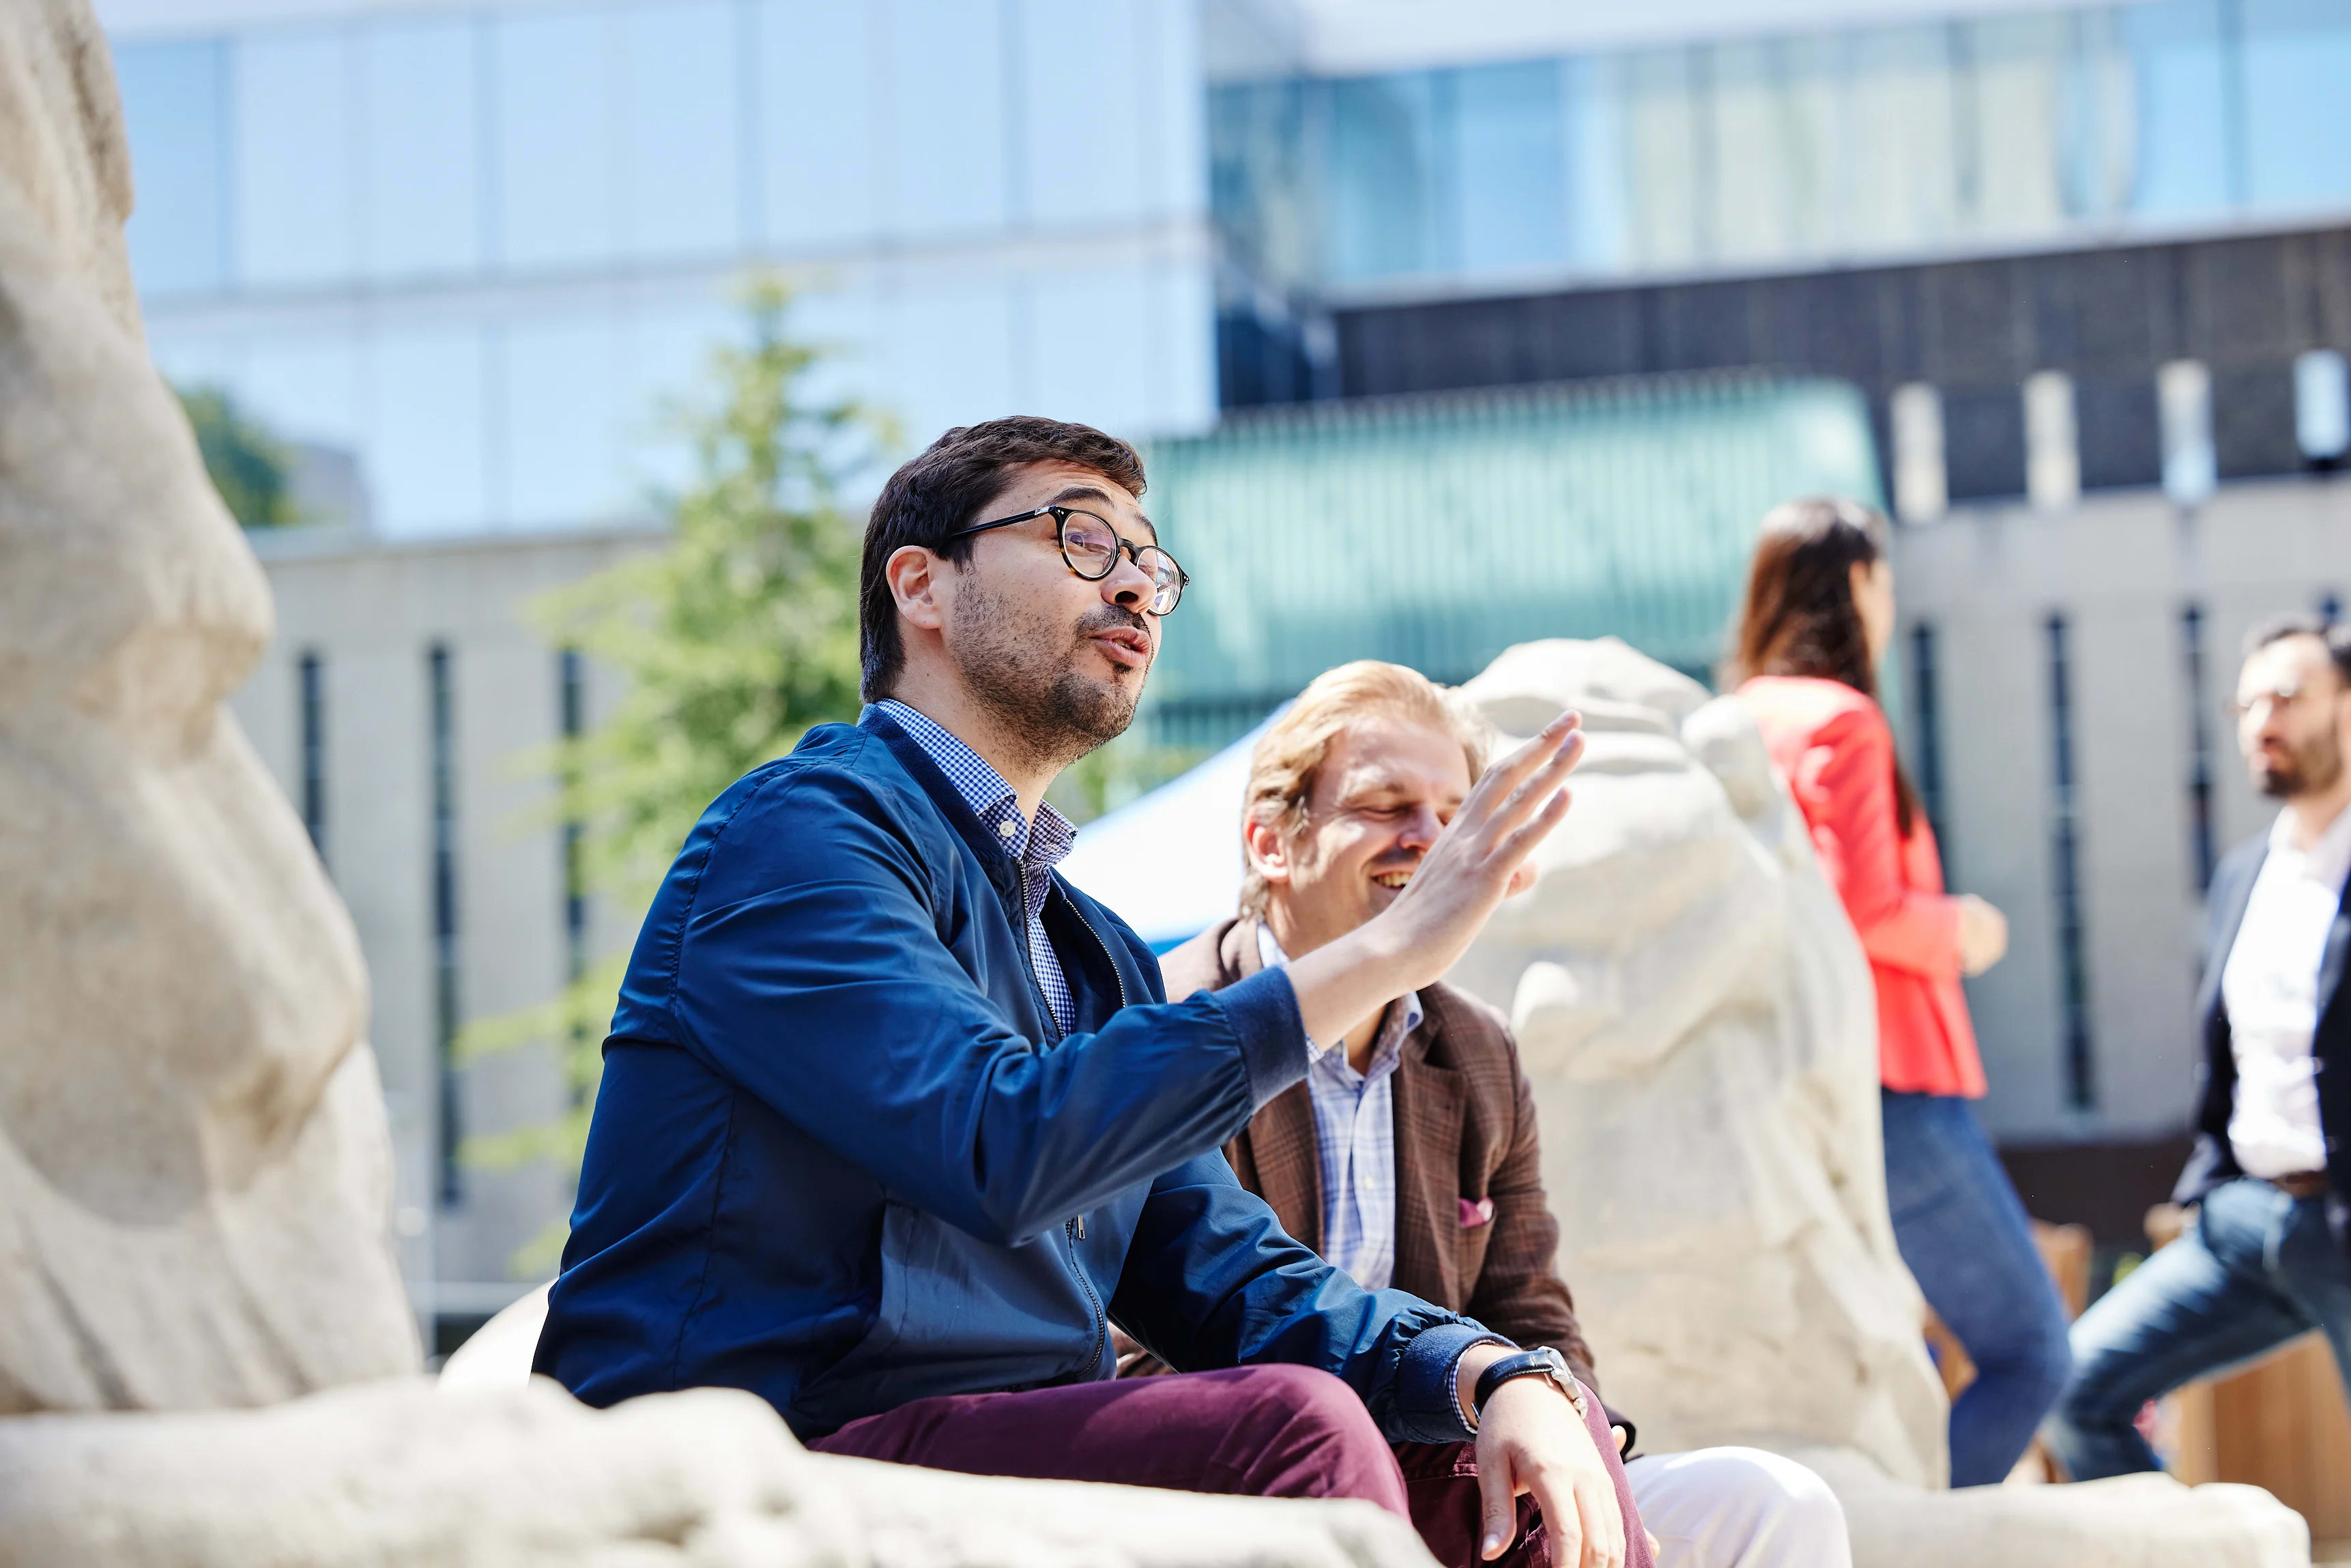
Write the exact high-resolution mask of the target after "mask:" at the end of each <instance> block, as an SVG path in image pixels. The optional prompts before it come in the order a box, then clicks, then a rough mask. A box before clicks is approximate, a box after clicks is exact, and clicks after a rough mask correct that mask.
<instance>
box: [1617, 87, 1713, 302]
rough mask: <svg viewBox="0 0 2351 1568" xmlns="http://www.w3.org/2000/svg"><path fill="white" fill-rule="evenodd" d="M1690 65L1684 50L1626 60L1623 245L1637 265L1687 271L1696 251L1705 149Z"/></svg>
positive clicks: (1698, 248) (1696, 92) (1697, 254)
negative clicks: (1627, 200)
mask: <svg viewBox="0 0 2351 1568" xmlns="http://www.w3.org/2000/svg"><path fill="white" fill-rule="evenodd" d="M1694 59H1695V55H1694V51H1692V50H1689V49H1655V50H1646V51H1644V52H1642V53H1639V54H1635V55H1628V56H1626V57H1625V60H1624V64H1623V68H1624V78H1623V82H1624V106H1625V109H1624V114H1625V183H1626V185H1627V186H1628V188H1629V189H1630V191H1631V193H1632V204H1631V211H1630V214H1629V218H1630V222H1629V224H1628V225H1627V233H1626V239H1627V241H1628V248H1629V250H1630V252H1631V255H1632V257H1633V259H1634V261H1635V263H1636V264H1637V265H1641V266H1646V267H1679V266H1687V265H1688V264H1689V263H1691V262H1693V261H1695V260H1697V259H1698V256H1700V254H1701V252H1702V247H1701V246H1700V244H1699V235H1698V213H1699V207H1700V204H1701V201H1702V199H1703V197H1704V194H1705V193H1704V191H1703V189H1702V188H1701V181H1702V179H1703V178H1704V172H1703V170H1702V165H1701V162H1700V159H1701V156H1702V153H1703V152H1704V151H1705V148H1704V145H1703V143H1702V141H1701V139H1700V135H1699V123H1698V91H1699V87H1698V81H1697V80H1696V75H1697V73H1696V72H1695V71H1694V70H1693V69H1692V66H1693V63H1694Z"/></svg>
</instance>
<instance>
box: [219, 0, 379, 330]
mask: <svg viewBox="0 0 2351 1568" xmlns="http://www.w3.org/2000/svg"><path fill="white" fill-rule="evenodd" d="M232 47H233V48H234V50H235V53H234V55H233V57H232V58H233V64H234V69H235V74H234V78H233V80H234V82H235V159H236V163H235V167H236V193H235V200H234V202H233V206H234V208H235V214H236V256H237V274H238V277H240V279H241V280H242V281H243V282H245V283H246V284H248V285H258V286H261V287H269V286H271V285H287V284H294V285H298V284H315V283H329V282H340V281H341V280H343V279H346V278H348V277H350V276H351V275H352V271H353V263H354V262H355V261H356V259H357V252H358V245H357V237H358V236H357V226H358V225H357V218H358V214H357V212H356V210H355V207H354V204H353V201H352V197H353V195H354V193H356V191H357V189H358V181H357V179H356V177H355V176H356V173H357V170H356V168H355V164H356V162H357V160H356V157H355V153H356V151H357V142H358V134H357V133H358V125H357V120H356V116H355V115H354V114H353V113H352V85H353V69H352V62H351V46H350V37H348V35H345V34H342V33H330V34H277V33H270V34H259V35H255V36H252V37H242V38H239V39H237V40H236V41H235V44H234V45H233V46H232Z"/></svg>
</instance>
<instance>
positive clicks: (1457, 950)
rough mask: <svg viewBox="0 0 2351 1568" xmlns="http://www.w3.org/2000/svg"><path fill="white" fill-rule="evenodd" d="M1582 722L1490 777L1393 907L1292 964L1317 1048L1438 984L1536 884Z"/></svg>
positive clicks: (1569, 717) (1563, 721)
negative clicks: (1498, 911)
mask: <svg viewBox="0 0 2351 1568" xmlns="http://www.w3.org/2000/svg"><path fill="white" fill-rule="evenodd" d="M1582 757H1583V720H1582V719H1581V718H1580V717H1578V716H1576V715H1575V714H1574V713H1572V712H1570V713H1562V714H1561V715H1560V716H1559V717H1557V718H1555V719H1553V720H1552V722H1551V723H1550V724H1548V725H1546V726H1544V727H1543V729H1542V732H1541V734H1539V735H1537V736H1536V737H1534V738H1533V739H1531V740H1530V741H1528V742H1527V743H1526V744H1525V745H1523V746H1521V747H1519V748H1518V749H1517V750H1516V751H1513V752H1511V753H1510V755H1509V756H1508V757H1505V758H1502V759H1501V760H1500V761H1499V762H1498V763H1496V764H1495V765H1494V766H1493V767H1491V768H1488V769H1487V770H1486V775H1485V777H1484V778H1482V779H1479V780H1478V784H1477V787H1476V788H1475V789H1471V790H1470V791H1469V794H1468V797H1467V798H1466V799H1465V800H1463V801H1462V802H1461V809H1460V810H1458V811H1457V812H1455V813H1454V816H1453V821H1451V822H1449V823H1447V825H1446V829H1445V831H1444V832H1442V833H1440V834H1439V835H1438V836H1437V841H1436V843H1434V844H1433V845H1431V846H1430V848H1429V851H1428V854H1427V855H1426V858H1424V859H1423V860H1422V861H1421V862H1420V866H1419V869H1417V870H1416V871H1415V872H1414V873H1413V874H1412V880H1411V881H1410V882H1409V883H1405V888H1404V891H1403V892H1402V893H1400V894H1397V895H1396V898H1395V902H1394V903H1392V904H1389V905H1388V906H1387V908H1385V909H1384V910H1382V911H1381V912H1380V913H1379V914H1378V915H1374V916H1373V917H1372V918H1371V919H1370V920H1367V921H1365V922H1364V924H1363V925H1359V926H1357V927H1356V928H1355V929H1354V930H1353V931H1351V932H1349V933H1348V934H1347V935H1346V936H1342V937H1340V938H1339V939H1338V940H1337V941H1335V942H1329V943H1325V944H1324V945H1323V946H1320V947H1317V948H1316V949H1314V950H1313V951H1312V952H1311V953H1308V954H1305V955H1303V956H1300V957H1298V958H1296V959H1294V960H1292V962H1291V963H1290V985H1291V986H1292V988H1294V989H1295V990H1296V992H1297V994H1298V1009H1299V1012H1300V1013H1301V1016H1302V1017H1303V1019H1304V1020H1305V1024H1306V1033H1307V1035H1308V1037H1309V1038H1310V1039H1313V1040H1324V1041H1328V1040H1333V1039H1335V1038H1337V1036H1338V1034H1339V1033H1340V1032H1341V1031H1342V1030H1345V1029H1347V1028H1348V1027H1349V1026H1351V1025H1353V1023H1355V1022H1356V1021H1357V1020H1359V1019H1365V1018H1369V1017H1371V1016H1372V1015H1373V1014H1374V1013H1376V1012H1377V1011H1378V1010H1379V1009H1382V1008H1384V1007H1385V1006H1386V1005H1387V1004H1388V1003H1390V1002H1392V1001H1394V1000H1395V998H1398V997H1400V996H1402V995H1404V994H1405V992H1406V991H1411V990H1417V989H1418V988H1421V987H1423V986H1426V985H1428V984H1430V983H1431V982H1433V981H1435V980H1437V979H1438V978H1440V977H1442V976H1443V975H1444V974H1445V972H1446V971H1447V969H1450V968H1451V967H1453V965H1454V962H1455V961H1456V960H1457V959H1458V958H1459V957H1460V956H1461V955H1462V953H1463V951H1464V950H1465V949H1467V948H1468V946H1469V944H1470V943H1471V942H1472V941H1473V940H1475V939H1476V937H1477V936H1478V933H1479V932H1480V931H1482V930H1483V929H1485V925H1486V921H1487V919H1488V917H1489V916H1490V915H1492V914H1493V913H1494V906H1495V905H1496V904H1500V903H1501V902H1502V900H1503V899H1505V898H1507V897H1509V896H1510V894H1513V893H1519V892H1522V891H1524V890H1525V889H1526V888H1527V887H1528V886H1529V885H1531V883H1532V881H1533V875H1534V873H1533V868H1532V867H1531V866H1529V865H1528V864H1527V857H1528V856H1530V855H1531V854H1532V853H1533V852H1534V848H1535V846H1536V845H1537V844H1539V843H1541V842H1542V841H1543V838H1544V836H1545V835H1547V834H1548V833H1550V831H1552V829H1553V828H1555V827H1557V826H1558V825H1559V821H1560V819H1561V818H1562V817H1563V816H1565V815H1566V814H1567V806H1568V791H1567V776H1568V774H1569V773H1570V772H1572V771H1573V769H1574V768H1575V765H1576V762H1577V761H1578V760H1579V759H1580V758H1582Z"/></svg>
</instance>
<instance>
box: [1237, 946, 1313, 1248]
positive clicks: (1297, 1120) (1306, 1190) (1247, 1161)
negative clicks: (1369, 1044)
mask: <svg viewBox="0 0 2351 1568" xmlns="http://www.w3.org/2000/svg"><path fill="white" fill-rule="evenodd" d="M1217 960H1218V962H1219V965H1220V967H1222V969H1223V970H1224V974H1223V976H1222V977H1221V978H1219V979H1218V981H1217V989H1219V990H1221V989H1223V988H1225V987H1227V986H1230V985H1235V984H1238V982H1240V981H1242V980H1246V979H1248V978H1249V977H1250V976H1251V975H1254V974H1256V973H1257V972H1258V971H1259V970H1260V969H1262V968H1264V967H1265V956H1264V955H1263V954H1262V953H1261V952H1260V951H1259V948H1258V945H1257V922H1256V921H1255V920H1254V919H1243V920H1237V921H1235V922H1233V924H1232V925H1231V927H1230V928H1229V929H1228V930H1227V931H1226V933H1225V935H1224V937H1223V939H1222V940H1220V941H1219V942H1218V943H1217ZM1232 1162H1233V1166H1234V1168H1235V1169H1236V1170H1238V1171H1240V1172H1241V1173H1242V1180H1243V1181H1244V1183H1245V1184H1246V1185H1248V1186H1253V1187H1255V1188H1256V1189H1257V1192H1258V1195H1259V1197H1263V1198H1264V1199H1265V1201H1266V1205H1267V1207H1270V1208H1271V1209H1272V1210H1273V1212H1274V1214H1275V1215H1276V1216H1277V1217H1279V1218H1280V1220H1281V1228H1283V1229H1284V1230H1287V1231H1289V1232H1290V1235H1291V1236H1292V1237H1294V1238H1296V1239H1298V1240H1300V1241H1301V1242H1303V1243H1305V1245H1306V1246H1307V1248H1308V1249H1310V1250H1311V1251H1315V1252H1320V1251H1322V1154H1321V1152H1320V1150H1319V1149H1318V1147H1317V1146H1316V1144H1315V1141H1314V1103H1313V1101H1312V1100H1311V1099H1310V1098H1309V1097H1308V1094H1307V1089H1306V1085H1305V1084H1303V1083H1293V1084H1291V1085H1290V1087H1289V1088H1287V1089H1285V1090H1283V1091H1282V1092H1280V1093H1279V1094H1277V1095H1275V1096H1274V1097H1273V1098H1272V1099H1271V1100H1269V1101H1267V1102H1266V1103H1265V1104H1264V1105H1263V1106H1261V1107H1259V1110H1258V1113H1257V1114H1256V1115H1254V1116H1252V1117H1250V1118H1249V1125H1248V1126H1247V1127H1244V1128H1243V1129H1241V1132H1240V1135H1239V1136H1238V1137H1236V1138H1235V1139H1234V1140H1233V1153H1232Z"/></svg>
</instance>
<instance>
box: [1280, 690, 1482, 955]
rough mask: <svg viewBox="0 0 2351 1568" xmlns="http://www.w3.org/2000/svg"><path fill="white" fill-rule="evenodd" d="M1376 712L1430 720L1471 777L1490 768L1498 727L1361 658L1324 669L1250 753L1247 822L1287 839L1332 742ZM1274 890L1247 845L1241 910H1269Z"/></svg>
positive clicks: (1449, 695)
mask: <svg viewBox="0 0 2351 1568" xmlns="http://www.w3.org/2000/svg"><path fill="white" fill-rule="evenodd" d="M1374 715H1386V716H1390V717H1394V718H1400V719H1403V720H1405V722H1406V723H1409V724H1418V725H1425V726H1426V727H1428V728H1430V729H1433V730H1436V731H1437V732H1438V733H1439V734H1441V735H1446V736H1449V737H1452V738H1453V739H1454V740H1456V741H1458V742H1459V743H1460V746H1461V755H1462V757H1463V758H1464V759H1465V760H1466V761H1467V762H1468V764H1469V779H1470V782H1471V783H1473V784H1474V783H1475V782H1477V779H1478V776H1479V774H1480V773H1483V772H1484V771H1485V770H1486V759H1487V756H1488V751H1489V746H1490V744H1491V741H1492V736H1493V732H1492V731H1491V730H1490V729H1489V728H1488V727H1487V726H1486V725H1485V723H1484V722H1483V721H1482V720H1480V719H1479V718H1478V717H1476V716H1474V715H1472V714H1471V713H1470V712H1469V710H1468V708H1467V707H1465V706H1463V705H1462V703H1461V700H1460V699H1459V697H1458V696H1457V695H1454V693H1453V692H1452V691H1451V690H1450V689H1448V688H1447V687H1445V686H1440V685H1437V683H1436V682H1435V681H1432V680H1430V679H1429V678H1428V677H1427V676H1426V675H1424V674H1421V673H1420V672H1419V671H1418V670H1411V669H1406V668H1405V666H1404V665H1402V664H1383V663H1381V662H1380V661H1379V660H1377V659H1358V660H1356V661H1355V662H1354V663H1353V664H1341V665H1340V666H1339V667H1338V668H1337V669H1335V670H1325V671H1324V672H1322V674H1319V675H1317V676H1315V677H1314V681H1313V683H1312V684H1311V685H1309V686H1308V687H1307V688H1306V689H1305V690H1304V691H1302V692H1301V693H1299V694H1298V700H1297V701H1296V702H1293V703H1291V704H1290V707H1289V710H1288V711H1287V712H1285V713H1284V714H1283V715H1282V716H1280V718H1278V719H1276V720H1275V721H1274V722H1273V725H1272V727H1270V728H1269V729H1268V730H1267V731H1266V732H1265V733H1264V734H1263V735H1262V736H1259V737H1258V743H1257V748H1256V749H1255V750H1254V751H1252V752H1250V753H1249V789H1248V792H1247V793H1246V794H1245V795H1244V796H1243V797H1242V803H1241V822H1242V825H1243V827H1244V829H1246V828H1247V826H1248V824H1249V823H1250V822H1263V823H1265V824H1266V825H1267V826H1268V827H1270V828H1271V829H1272V830H1273V831H1274V832H1275V833H1276V834H1277V835H1278V836H1279V837H1280V838H1281V839H1282V840H1283V841H1285V842H1287V841H1291V840H1293V839H1295V838H1296V837H1297V836H1298V834H1299V832H1300V831H1302V830H1303V829H1304V828H1305V826H1306V803H1307V801H1308V800H1311V798H1312V797H1313V794H1314V779H1315V776H1316V775H1317V774H1318V773H1320V772H1321V771H1322V764H1323V761H1324V759H1326V758H1328V757H1329V756H1330V755H1331V743H1332V741H1334V740H1336V739H1338V738H1339V737H1340V735H1341V734H1342V733H1343V732H1344V731H1345V730H1346V729H1347V728H1349V727H1351V726H1353V725H1356V724H1360V723H1361V722H1363V720H1364V719H1365V718H1368V717H1371V716H1374ZM1269 893H1270V888H1269V886H1268V885H1267V883H1266V880H1265V877H1264V875H1263V873H1260V872H1259V870H1258V869H1257V867H1256V866H1255V865H1254V864H1252V863H1250V862H1249V851H1248V848H1247V846H1246V844H1245V845H1244V847H1243V848H1242V851H1241V913H1242V914H1243V915H1263V914H1264V913H1265V904H1266V898H1267V896H1268V894H1269Z"/></svg>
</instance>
